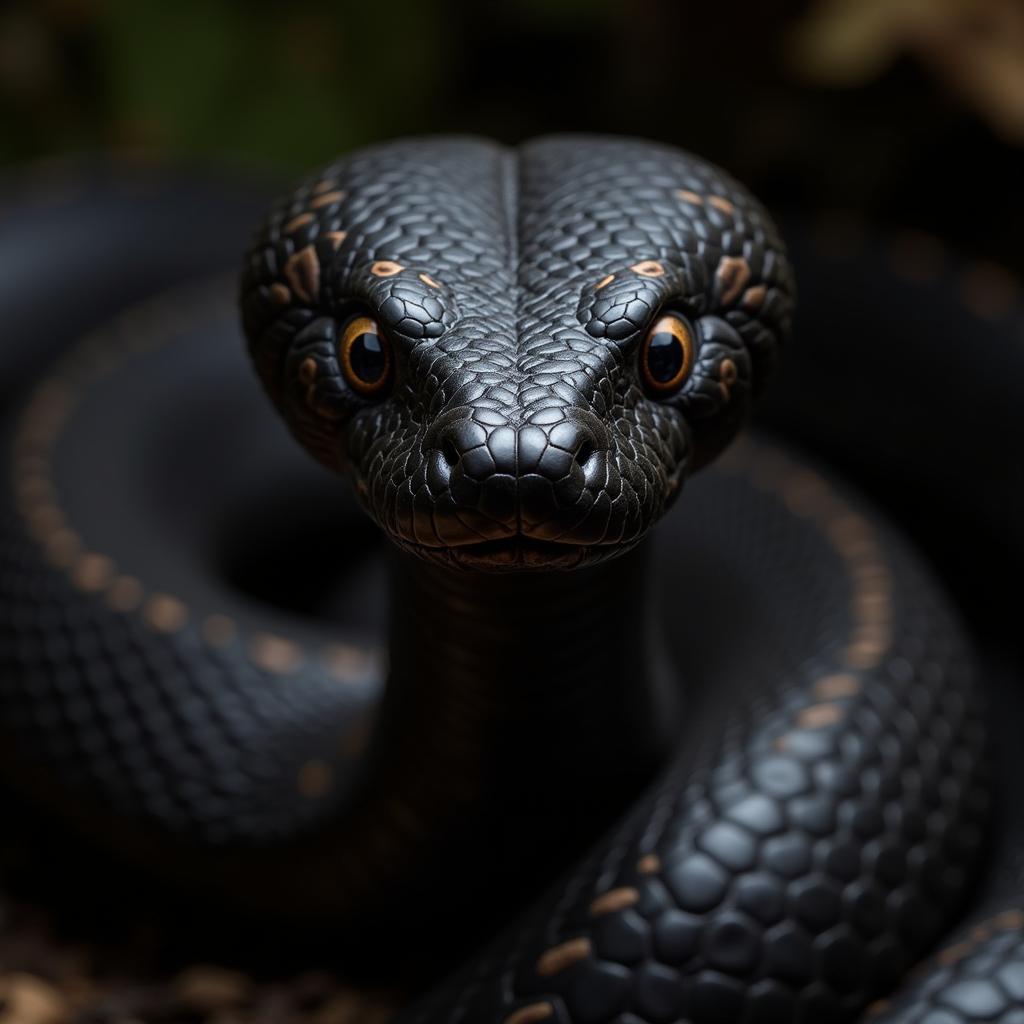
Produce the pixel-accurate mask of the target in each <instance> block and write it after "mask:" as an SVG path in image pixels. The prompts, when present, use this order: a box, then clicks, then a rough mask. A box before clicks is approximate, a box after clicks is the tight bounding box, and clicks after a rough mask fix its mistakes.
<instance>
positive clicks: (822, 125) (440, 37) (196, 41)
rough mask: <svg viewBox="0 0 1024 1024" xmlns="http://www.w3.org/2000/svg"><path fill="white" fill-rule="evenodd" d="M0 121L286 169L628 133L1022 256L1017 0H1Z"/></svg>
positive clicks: (44, 137)
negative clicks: (462, 144) (491, 143)
mask: <svg viewBox="0 0 1024 1024" xmlns="http://www.w3.org/2000/svg"><path fill="white" fill-rule="evenodd" d="M0 118H2V123H3V132H2V133H0V159H2V160H3V161H4V162H6V163H13V162H21V161H26V160H39V159H40V158H42V159H43V160H45V161H50V160H52V159H53V158H65V157H68V156H73V155H76V154H82V153H90V154H95V153H97V152H103V153H112V154H117V155H120V156H123V157H125V158H128V159H131V160H133V161H136V162H138V161H144V162H154V161H155V162H166V161H172V162H175V163H179V164H180V163H187V164H190V165H195V164H199V165H201V166H208V165H210V164H216V165H220V166H226V167H228V168H229V169H230V170H231V171H232V172H233V173H239V172H241V171H245V172H246V173H247V174H251V173H252V171H253V170H254V169H255V170H256V171H257V173H259V174H266V175H269V176H270V177H271V178H272V179H273V178H280V179H281V180H285V179H286V178H287V177H288V176H290V175H294V174H295V173H297V172H299V171H302V170H305V169H308V168H309V167H310V166H312V165H315V164H316V163H317V162H318V161H322V160H326V159H328V158H330V157H333V156H335V155H336V154H337V153H339V152H341V151H344V150H346V149H349V148H351V147H353V146H356V145H359V144H363V143H366V142H370V141H373V140H376V139H381V138H385V137H388V136H393V135H396V134H407V133H416V132H436V131H455V132H478V133H483V134H486V135H491V136H496V137H498V138H500V139H503V140H506V141H510V142H513V141H517V140H520V139H522V138H524V137H527V136H530V135H534V134H537V133H541V132H548V131H559V130H565V129H572V130H586V131H602V132H620V133H628V134H636V135H643V136H649V137H656V138H661V139H664V140H666V141H669V142H673V143H677V144H680V145H683V146H685V147H688V148H691V149H694V150H696V151H698V152H700V153H702V154H704V155H706V156H708V157H710V158H712V159H714V160H716V161H718V162H720V163H722V164H724V165H726V166H727V167H729V169H730V170H732V171H733V172H734V173H735V174H736V175H737V176H739V177H740V178H741V179H743V180H745V181H747V182H748V183H749V184H750V185H751V186H752V187H753V188H754V190H755V191H757V192H758V193H759V194H760V195H762V197H763V198H765V199H766V200H767V201H768V202H769V203H771V204H773V205H774V206H775V207H776V208H793V207H799V208H800V209H803V210H806V209H812V210H815V211H821V210H836V209H839V210H844V211H851V212H853V213H854V214H855V215H857V216H858V217H865V218H867V219H868V220H870V221H881V222H886V223H895V224H900V225H911V226H915V227H919V228H923V229H926V230H928V231H930V232H934V233H936V234H938V235H941V236H943V237H944V238H946V239H947V240H949V241H951V242H953V243H954V244H955V245H956V246H957V247H958V248H959V250H960V251H961V252H962V253H963V254H964V255H965V256H968V257H970V256H980V257H987V258H994V259H996V260H999V261H1002V262H1005V263H1008V264H1011V265H1015V266H1016V267H1017V268H1018V269H1020V267H1021V262H1022V258H1021V255H1020V247H1019V238H1018V236H1019V232H1020V228H1021V226H1022V224H1024V216H1022V215H1024V188H1022V187H1021V183H1022V171H1024V160H1022V148H1021V147H1022V144H1024V5H1022V4H1020V3H1019V0H852V2H850V0H848V2H843V0H816V2H812V3H806V2H804V3H800V2H795V0H762V2H758V3H753V2H750V3H742V2H740V3H735V2H734V3H721V2H704V3H693V2H679V0H638V2H631V3H624V2H620V3H615V2H611V0H523V2H518V3H512V2H508V0H499V2H495V3H475V4H469V3H466V4H462V3H458V2H456V0H446V2H445V0H443V2H440V3H424V2H421V0H386V2H375V3H361V4H354V3H338V4H315V3H310V2H298V3H288V4H283V3H280V2H266V0H250V2H241V0H235V2H230V0H182V2H176V3H173V4H169V3H158V2H153V0H142V2H134V0H107V2H102V0H50V2H41V3H27V2H25V3H8V4H6V5H4V7H3V9H2V12H0ZM46 169H47V167H46V165H45V164H44V165H38V164H37V165H36V166H35V168H34V170H33V173H34V174H36V175H38V176H42V175H44V173H45V171H46Z"/></svg>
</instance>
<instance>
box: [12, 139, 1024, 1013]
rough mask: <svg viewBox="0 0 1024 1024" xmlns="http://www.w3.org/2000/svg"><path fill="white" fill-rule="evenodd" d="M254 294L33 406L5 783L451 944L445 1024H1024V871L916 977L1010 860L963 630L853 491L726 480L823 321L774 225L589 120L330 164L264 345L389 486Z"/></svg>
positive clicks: (276, 909)
mask: <svg viewBox="0 0 1024 1024" xmlns="http://www.w3.org/2000/svg"><path fill="white" fill-rule="evenodd" d="M226 290H227V289H226V288H225V285H224V282H223V281H219V280H218V281H215V282H213V283H212V284H200V285H195V286H187V287H182V288H179V290H177V291H175V292H173V293H170V294H169V295H168V296H167V297H165V298H163V299H159V300H154V301H151V302H150V303H148V304H143V305H142V306H139V307H136V308H134V309H131V310H129V311H127V312H126V313H125V314H124V315H123V316H121V317H119V318H118V319H117V320H116V321H115V322H114V323H113V324H112V325H111V326H110V327H109V328H106V329H103V330H101V331H99V332H97V333H96V334H94V335H93V336H91V337H89V338H88V339H86V340H85V341H84V342H83V343H82V344H81V345H80V346H78V347H77V348H75V349H73V350H72V351H70V352H69V353H68V354H67V355H66V356H64V357H63V358H62V359H61V360H60V361H59V362H58V363H57V365H56V366H55V367H54V368H53V369H52V371H51V372H50V373H48V374H47V375H45V377H44V378H43V379H42V381H41V382H39V383H38V384H37V386H36V387H35V389H34V390H33V392H32V394H31V395H30V397H29V399H28V401H27V403H26V404H25V406H24V408H23V409H22V411H21V412H20V413H19V415H18V417H16V420H15V423H14V425H13V427H12V429H11V434H10V446H11V447H10V465H11V473H10V474H9V479H8V480H7V481H6V482H5V484H4V495H3V502H4V505H3V519H2V533H0V666H2V674H0V729H2V734H3V743H2V749H0V770H2V772H3V775H4V778H5V780H6V782H7V783H8V785H10V786H11V787H12V788H14V789H16V790H17V791H18V792H19V793H21V794H22V795H24V796H27V797H29V798H30V799H31V800H33V801H35V802H37V803H39V804H41V805H42V806H45V807H46V808H48V809H49V810H50V811H51V812H52V813H54V814H56V815H58V816H60V817H61V818H62V819H63V820H64V821H65V822H66V823H68V824H70V825H73V826H74V827H75V828H76V829H77V830H78V832H79V833H81V834H84V835H85V836H87V837H89V839H90V840H91V841H92V842H93V843H98V844H100V845H101V846H102V847H103V848H106V849H108V850H112V851H116V855H117V856H118V857H122V858H125V859H126V860H128V861H132V862H136V863H145V864H148V865H150V867H151V869H152V870H153V871H155V872H157V873H158V874H159V875H160V877H163V878H165V879H171V880H172V881H173V882H174V883H175V884H177V885H183V886H186V887H187V889H188V891H189V892H190V893H191V894H192V896H193V897H195V896H196V894H197V893H198V894H200V896H201V897H206V898H209V899H210V900H217V901H225V902H226V903H227V904H228V905H230V906H232V907H233V908H234V911H233V912H236V913H238V914H242V915H252V916H253V917H254V918H255V917H259V916H261V915H270V916H273V917H275V919H280V918H282V917H283V918H285V919H288V920H291V921H292V926H293V927H294V928H300V927H302V926H303V923H306V924H309V923H310V922H312V923H313V925H315V926H317V927H319V926H323V925H329V926H331V927H334V926H335V925H338V926H339V934H340V935H341V936H342V938H339V939H338V943H339V945H338V955H339V957H341V956H344V955H348V954H347V952H345V951H350V950H352V949H354V948H356V947H359V946H363V945H364V946H365V947H366V948H368V949H371V950H373V951H374V953H373V955H374V956H385V957H386V955H387V954H386V952H385V953H382V952H381V951H382V950H383V951H387V950H394V949H397V948H400V947H401V948H406V949H411V950H415V951H417V952H416V954H415V955H416V957H417V958H418V959H420V960H423V961H425V962H426V963H428V964H429V963H430V962H431V959H430V951H432V950H433V949H434V947H435V946H437V947H438V948H439V947H441V946H444V945H445V944H446V943H449V942H450V943H451V945H452V948H458V950H459V956H460V957H461V958H462V959H463V960H464V961H465V962H464V964H463V966H461V967H459V968H458V969H457V970H456V971H455V972H454V974H452V975H451V976H450V977H448V980H440V979H438V978H431V981H432V984H431V985H429V986H427V988H428V989H429V991H428V993H427V994H426V995H423V996H419V997H417V998H416V999H414V1000H413V1001H412V1002H411V1003H410V1004H409V1005H408V1006H407V1007H406V1008H405V1009H404V1010H403V1011H402V1012H401V1014H400V1018H401V1020H402V1021H406V1022H410V1024H411V1022H417V1024H419V1022H423V1024H425V1022H428V1021H446V1022H451V1024H455V1022H463V1024H535V1022H542V1021H550V1022H551V1024H570V1022H572V1024H598V1022H616V1024H673V1022H682V1021H687V1022H693V1024H712V1022H722V1024H725V1022H734V1021H735V1022H743V1024H753V1022H775V1024H787V1022H797V1021H799V1022H815V1024H817V1022H829V1021H848V1020H861V1019H870V1020H874V1021H878V1022H889V1021H906V1022H915V1024H916V1022H920V1024H959V1022H962V1021H968V1020H998V1021H1002V1022H1004V1024H1008V1022H1010V1021H1021V1020H1024V914H1022V913H1021V911H1019V910H1018V909H1016V905H1015V903H1014V902H1013V901H1014V899H1015V898H1016V890H1015V889H1014V888H1013V887H1012V886H1010V885H1004V886H1002V888H1000V889H999V890H998V891H997V893H996V895H995V897H994V898H986V899H987V901H981V903H979V902H978V900H977V899H975V909H976V910H978V911H979V913H980V911H984V914H983V916H982V917H978V916H977V914H975V915H974V916H973V917H971V916H970V915H969V916H968V920H970V921H973V924H971V926H970V927H969V929H968V930H966V931H965V932H963V934H962V935H961V937H960V938H959V939H958V940H957V942H956V943H955V944H954V945H951V946H949V947H947V949H946V950H945V951H944V952H943V953H942V954H941V955H940V956H939V957H938V958H937V959H935V960H932V961H928V962H927V963H926V964H925V966H924V967H923V968H919V969H917V970H916V971H915V972H914V973H913V975H912V976H911V977H909V978H908V975H910V974H911V970H912V968H914V965H915V964H917V963H918V962H919V961H921V960H922V958H923V957H924V956H925V955H926V954H927V953H928V952H929V951H930V950H931V949H932V948H933V947H934V946H935V945H936V944H937V943H938V942H939V941H940V940H941V939H943V938H944V937H946V936H947V935H948V934H950V930H951V929H952V928H953V927H954V925H955V924H956V922H957V921H958V920H961V919H963V918H964V914H965V910H966V909H967V908H968V906H969V905H970V903H971V900H972V897H974V895H975V893H976V892H977V879H978V875H979V873H980V872H981V871H982V870H983V866H984V864H985V863H986V860H985V858H986V856H987V842H986V837H987V836H988V834H989V833H988V829H989V821H990V818H991V812H992V806H993V802H994V801H993V786H992V774H991V770H990V766H989V764H988V755H987V748H988V746H989V739H988V738H987V735H986V727H987V726H986V722H987V719H986V715H985V710H984V708H985V703H984V701H985V697H984V690H985V688H984V686H983V685H982V683H983V681H984V680H983V679H982V678H981V676H982V675H983V673H980V672H979V671H978V668H977V662H976V658H975V656H974V653H973V652H972V650H971V646H970V644H969V642H968V640H967V639H966V636H965V632H964V629H963V627H962V625H961V623H960V621H959V618H958V614H957V612H956V611H955V610H954V609H953V607H952V606H951V605H950V603H949V601H948V600H947V598H946V597H945V596H944V593H943V589H942V587H941V586H940V585H939V584H938V583H937V582H936V581H935V579H934V578H933V577H932V574H931V572H930V570H929V569H928V568H927V567H926V566H925V565H924V564H923V563H922V561H921V559H920V558H919V557H918V556H917V555H915V553H914V551H913V548H912V547H911V546H910V545H909V544H908V543H907V542H906V540H904V539H903V538H902V537H901V536H900V534H899V533H898V531H896V530H895V529H894V528H893V527H891V526H890V525H888V524H887V522H886V521H885V519H884V517H882V516H880V515H879V513H878V512H877V511H875V510H874V509H873V508H872V507H871V506H870V504H868V503H866V502H865V501H864V500H863V499H861V498H859V497H857V496H856V495H855V494H852V493H851V492H850V491H848V489H847V488H846V487H845V486H844V485H842V484H841V483H839V482H837V481H836V480H835V479H833V478H832V477H831V476H829V475H828V474H827V473H825V472H823V471H822V470H821V469H820V468H818V467H817V466H816V465H815V464H813V462H810V461H808V460H807V459H805V458H803V457H801V456H798V455H796V454H794V453H793V452H790V451H787V450H786V449H785V448H782V447H779V446H778V445H777V444H776V443H775V442H772V441H769V440H766V439H763V438H756V439H742V440H740V441H738V442H736V444H735V445H733V446H732V447H729V448H728V451H726V452H725V454H724V455H721V458H718V456H719V455H720V453H722V452H723V450H725V449H726V448H727V446H729V444H730V442H731V441H732V440H733V438H734V436H735V435H736V434H737V432H738V431H739V429H740V427H741V426H742V424H743V423H744V422H745V420H746V419H747V417H748V414H749V412H750V409H751V406H752V403H753V402H754V400H755V398H756V397H757V396H758V394H759V393H760V392H761V390H762V388H763V387H764V386H765V384H766V383H767V381H768V379H769V377H770V376H771V374H772V372H773V370H774V368H775V365H776V363H777V361H778V358H779V355H780V351H781V349H782V348H783V346H784V345H785V342H786V339H787V335H788V333H789V330H790V323H791V318H792V313H793V306H794V283H793V279H792V273H791V271H790V268H789V265H788V262H787V258H786V253H785V249H784V247H783V244H782V242H781V240H780V237H779V234H778V232H777V231H776V229H775V227H774V226H773V224H772V222H771V220H770V219H769V218H768V216H767V214H766V213H765V212H764V210H763V209H762V208H761V206H760V205H759V204H758V202H757V201H756V200H755V199H754V198H753V197H752V196H751V195H750V194H749V193H748V192H746V191H745V190H744V189H743V188H742V187H741V186H740V185H738V184H737V183H736V182H735V181H734V180H732V179H731V178H730V177H729V176H728V175H727V174H725V173H724V172H722V171H720V170H719V169H717V168H715V167H713V166H712V165H710V164H708V163H706V162H705V161H703V160H701V159H699V158H697V157H694V156H691V155H688V154H686V153H683V152H680V151H678V150H675V149H672V148H669V147H666V146H662V145H657V144H653V143H646V142H641V141H638V140H620V139H607V138H590V137H569V136H567V137H555V138H548V139H540V140H536V141H533V142H530V143H527V144H525V145H523V146H521V147H519V148H517V149H508V148H505V147H502V146H499V145H496V144H494V143H490V142H486V141H481V140H477V139H469V138H435V139H421V140H410V141H400V142H396V143H391V144H386V145H382V146H378V147H374V148H371V149H367V150H364V151H360V152H357V153H355V154H353V155H350V156H348V157H346V158H344V159H342V160H340V161H338V162H337V163H335V164H332V165H331V166H329V167H327V168H326V169H324V170H323V171H321V172H320V173H318V174H317V175H315V176H312V177H310V178H309V179H308V180H307V181H306V182H304V183H303V184H302V185H300V186H299V187H298V189H296V190H295V191H294V192H293V193H292V194H291V195H289V196H288V197H287V198H286V199H285V200H284V201H283V202H281V203H280V204H279V205H278V206H277V207H275V209H274V210H273V212H272V213H271V214H270V216H269V218H268V219H267V221H266V223H265V225H264V227H263V228H262V230H261V231H260V233H259V234H258V235H257V237H256V240H255V241H254V243H253V245H252V248H251V249H250V251H249V253H248V255H247V257H246V262H245V267H244V271H243V276H242V283H241V300H240V301H241V309H242V320H243V325H244V332H245V335H246V337H247V339H248V346H249V351H250V354H251V356H252V359H253V362H254V364H255V367H256V370H257V374H258V376H259V378H260V380H261V381H262V384H263V387H264V390H265V391H266V392H267V394H268V395H269V397H270V398H271V400H272V403H273V405H274V406H276V408H277V410H278V412H279V413H280V414H281V415H282V416H283V418H284V420H285V421H286V423H287V425H288V427H289V428H290V430H291V432H292V434H294V436H295V437H296V438H297V439H298V440H299V441H300V442H301V443H302V445H303V446H305V448H307V449H308V450H309V452H311V453H312V455H313V456H314V457H315V458H316V460H318V461H319V462H320V463H323V464H324V465H326V466H327V467H328V468H329V469H330V470H333V471H336V472H340V473H341V474H342V475H343V476H345V477H347V478H348V479H349V480H350V481H351V483H352V484H353V488H352V492H353V496H345V495H342V494H339V492H338V490H337V488H336V486H335V485H334V484H333V481H332V479H331V478H330V477H329V476H326V475H324V474H321V473H320V472H319V471H314V469H312V468H310V467H307V466H306V465H305V463H298V462H296V461H295V460H294V458H293V456H292V447H293V445H292V444H291V442H290V441H288V440H286V439H283V438H282V436H281V435H282V434H283V432H282V431H280V430H279V428H278V426H277V424H276V423H275V421H274V419H273V417H271V416H270V415H268V414H267V412H266V411H265V410H264V409H263V404H265V400H263V399H262V398H260V397H259V396H258V395H256V393H255V392H256V390H257V389H256V388H254V387H253V386H252V383H251V381H250V380H249V379H247V377H246V375H245V374H244V373H240V372H239V367H238V363H239V359H238V343H237V340H236V338H235V337H234V328H233V322H232V321H233V314H232V311H231V308H230V302H229V301H228V300H227V299H226V298H225V294H226ZM716 459H717V461H716ZM703 467H708V468H707V469H706V470H704V471H703V472H701V473H700V475H699V476H697V477H696V478H695V479H694V480H693V482H692V483H690V484H687V486H686V487H683V484H684V481H685V480H687V478H688V477H690V476H691V474H693V473H694V472H695V471H696V470H698V469H702V468H703ZM677 499H678V508H677V509H675V510H674V511H673V513H672V515H670V516H668V517H667V518H665V521H664V522H663V523H661V524H660V525H656V524H659V521H660V520H662V519H663V518H664V517H665V516H666V513H667V512H668V511H669V509H670V507H671V506H673V505H674V504H675V503H676V501H677ZM125 510H131V514H127V513H126V511H125ZM364 513H368V519H367V517H366V516H365V515H364ZM370 521H372V523H374V524H376V527H377V528H378V529H374V528H372V527H371V526H370ZM225 535H229V536H230V543H228V544H227V547H228V549H230V552H231V553H230V554H229V555H226V556H224V558H223V559H221V563H220V564H213V563H215V562H216V561H217V560H216V559H215V558H214V557H213V556H212V555H211V551H213V550H217V551H223V550H224V548H225V542H224V537H225ZM379 535H383V536H384V537H386V538H387V539H388V540H389V541H390V542H392V543H391V544H390V545H388V546H387V550H386V551H385V550H382V549H380V546H379V543H378V536H379ZM215 541H216V542H217V543H216V544H215V543H214V542H215ZM232 545H234V546H233V547H232ZM282 552H284V555H283V556H282V554H281V553H282ZM225 565H228V568H227V569H226V568H225ZM261 565H263V566H264V567H269V569H267V573H268V575H266V577H265V578H264V577H260V576H259V573H258V572H257V571H256V570H254V568H253V566H257V567H259V566H261ZM247 573H248V574H249V575H250V576H252V575H253V574H254V573H255V577H258V578H259V579H260V580H262V582H260V583H258V585H257V589H259V587H263V588H264V590H266V591H267V592H268V593H269V592H270V591H273V592H274V596H275V600H277V601H278V603H279V604H280V603H281V602H282V600H283V603H284V605H285V609H286V610H284V611H282V610H281V609H280V608H278V609H277V610H275V609H272V608H270V607H269V605H268V604H267V603H265V602H264V603H261V602H259V601H253V600H251V599H248V598H246V597H244V596H243V595H242V594H241V592H240V590H241V589H244V588H240V587H239V586H238V585H237V584H238V582H239V579H240V578H241V577H243V576H245V575H246V574H247ZM346 575H347V579H348V584H347V585H346V587H342V588H340V589H338V588H335V587H334V583H333V582H332V581H334V580H335V579H336V578H337V577H339V576H342V577H345V576H346ZM225 576H227V577H230V585H229V584H228V583H225V582H224V578H225ZM255 577H254V578H255ZM250 589H252V587H250ZM385 592H387V595H388V599H387V611H386V612H381V611H380V609H381V608H383V607H384V601H383V598H382V594H384V593H385ZM282 595H283V598H282ZM382 618H383V619H384V620H385V623H386V625H385V626H384V627H383V628H382V627H381V625H380V620H381V619H382ZM385 649H386V653H385ZM385 682H386V684H387V685H386V686H385ZM638 794H639V795H638ZM538 886H546V888H545V889H543V890H541V891H543V892H544V893H545V894H544V895H543V897H542V898H540V899H538V898H537V893H538V891H539V890H538ZM524 907H528V908H529V909H526V910H525V911H524V910H523V908H524ZM492 933H493V936H494V937H490V938H487V939H486V941H484V938H485V937H486V936H488V935H491V934H492ZM453 935H454V938H452V936H453ZM428 973H429V971H428ZM894 991H895V992H896V994H895V995H892V993H893V992H894Z"/></svg>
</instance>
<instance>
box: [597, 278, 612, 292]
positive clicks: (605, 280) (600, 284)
mask: <svg viewBox="0 0 1024 1024" xmlns="http://www.w3.org/2000/svg"><path fill="white" fill-rule="evenodd" d="M614 280H615V275H614V274H606V275H605V276H604V277H602V278H601V280H600V281H598V282H597V284H595V285H594V291H595V292H599V291H600V290H601V289H602V288H607V287H608V285H610V284H611V283H612V281H614Z"/></svg>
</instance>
